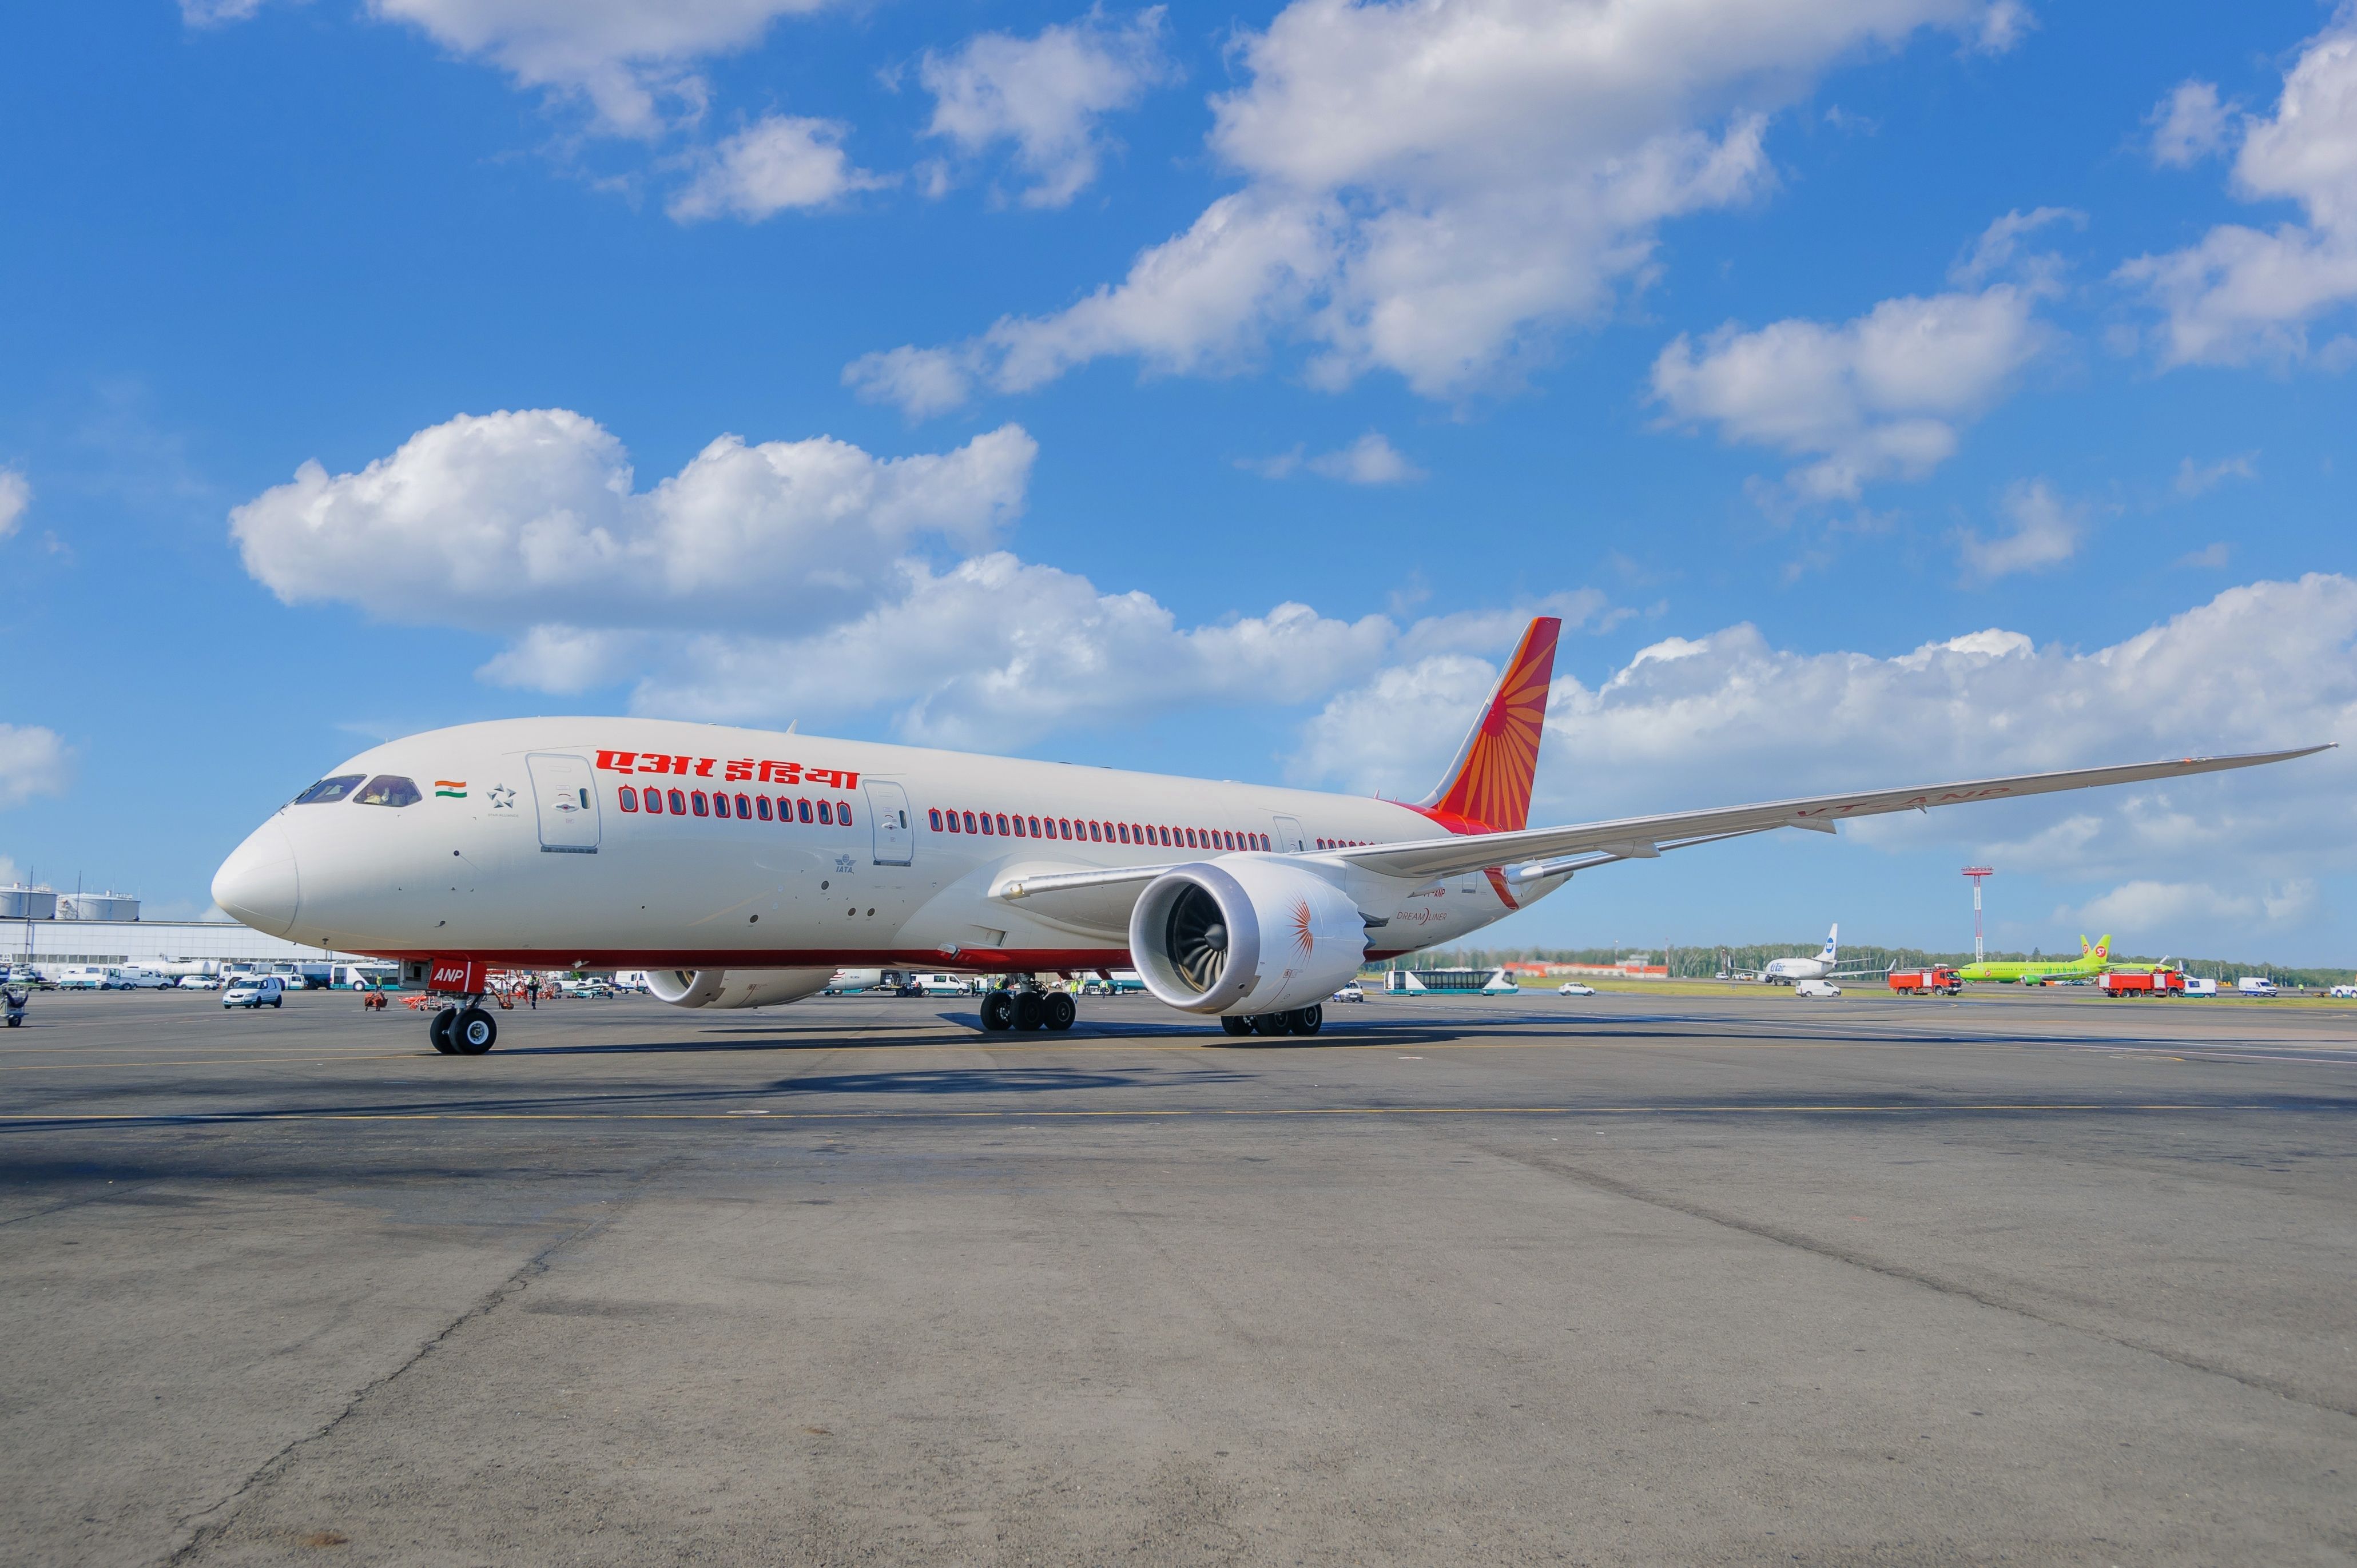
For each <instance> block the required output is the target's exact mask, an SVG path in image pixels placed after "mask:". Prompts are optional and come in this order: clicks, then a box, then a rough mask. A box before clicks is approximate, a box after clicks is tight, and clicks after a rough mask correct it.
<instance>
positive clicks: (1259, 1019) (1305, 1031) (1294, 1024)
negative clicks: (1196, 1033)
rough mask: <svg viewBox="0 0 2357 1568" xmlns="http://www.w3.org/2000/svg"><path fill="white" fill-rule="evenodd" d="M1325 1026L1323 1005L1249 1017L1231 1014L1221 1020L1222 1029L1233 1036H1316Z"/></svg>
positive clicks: (1256, 1014)
mask: <svg viewBox="0 0 2357 1568" xmlns="http://www.w3.org/2000/svg"><path fill="white" fill-rule="evenodd" d="M1325 1026H1326V1008H1325V1005H1324V1004H1322V1003H1321V1004H1317V1005H1314V1006H1309V1007H1293V1008H1288V1009H1287V1010H1286V1011H1285V1012H1282V1013H1254V1014H1252V1015H1249V1016H1240V1015H1236V1014H1233V1013H1230V1014H1227V1015H1223V1016H1222V1018H1221V1019H1220V1027H1221V1028H1222V1029H1225V1030H1226V1031H1227V1032H1228V1033H1229V1034H1231V1035H1314V1034H1316V1033H1317V1032H1318V1030H1320V1029H1322V1028H1324V1027H1325Z"/></svg>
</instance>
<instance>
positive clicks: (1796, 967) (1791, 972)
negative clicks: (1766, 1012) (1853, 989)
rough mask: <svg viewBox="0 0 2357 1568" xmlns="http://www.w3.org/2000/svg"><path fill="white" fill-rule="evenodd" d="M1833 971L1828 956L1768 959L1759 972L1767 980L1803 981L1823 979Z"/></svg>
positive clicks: (1832, 962)
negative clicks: (1764, 966)
mask: <svg viewBox="0 0 2357 1568" xmlns="http://www.w3.org/2000/svg"><path fill="white" fill-rule="evenodd" d="M1833 972H1834V961H1833V960H1832V959H1830V958H1823V957H1820V958H1780V959H1772V960H1770V961H1769V964H1768V967H1767V968H1765V969H1763V970H1761V971H1760V975H1761V977H1762V978H1764V979H1768V980H1782V981H1803V980H1823V979H1824V978H1825V977H1826V976H1827V975H1829V974H1831V973H1833Z"/></svg>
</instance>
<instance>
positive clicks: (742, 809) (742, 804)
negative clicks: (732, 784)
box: [737, 795, 753, 822]
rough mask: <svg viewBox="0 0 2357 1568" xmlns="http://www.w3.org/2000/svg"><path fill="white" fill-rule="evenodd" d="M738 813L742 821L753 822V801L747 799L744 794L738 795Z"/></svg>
mask: <svg viewBox="0 0 2357 1568" xmlns="http://www.w3.org/2000/svg"><path fill="white" fill-rule="evenodd" d="M737 817H738V818H739V819H740V820H741V821H744V822H751V821H752V820H753V802H752V801H750V800H747V799H746V798H745V797H744V796H742V795H739V796H737Z"/></svg>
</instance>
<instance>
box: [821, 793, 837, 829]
mask: <svg viewBox="0 0 2357 1568" xmlns="http://www.w3.org/2000/svg"><path fill="white" fill-rule="evenodd" d="M818 820H819V821H820V822H823V823H825V824H826V825H827V826H828V827H833V826H834V807H833V806H830V805H828V804H827V803H826V802H825V801H824V800H821V801H820V802H819V803H818Z"/></svg>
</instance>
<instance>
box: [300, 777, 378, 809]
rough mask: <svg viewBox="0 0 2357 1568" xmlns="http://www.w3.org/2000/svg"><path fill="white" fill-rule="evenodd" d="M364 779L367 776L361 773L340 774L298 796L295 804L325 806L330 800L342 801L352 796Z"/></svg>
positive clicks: (322, 781)
mask: <svg viewBox="0 0 2357 1568" xmlns="http://www.w3.org/2000/svg"><path fill="white" fill-rule="evenodd" d="M364 777H365V775H363V774H359V773H339V774H337V775H336V776H335V777H334V778H333V779H320V780H319V781H318V782H317V784H314V785H312V786H311V787H310V788H309V789H306V790H304V791H303V792H302V793H301V794H300V795H297V796H296V797H295V804H296V805H298V806H319V805H325V804H326V803H327V802H328V801H329V800H342V799H343V798H344V797H345V796H347V795H349V794H350V793H351V792H352V787H353V786H354V785H356V784H358V783H359V782H360V781H361V779H362V778H364Z"/></svg>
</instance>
